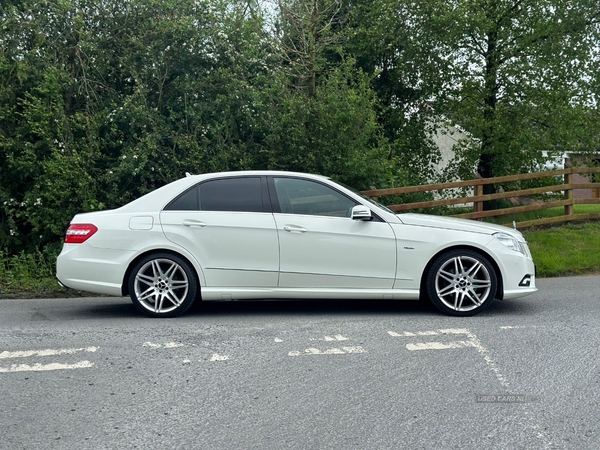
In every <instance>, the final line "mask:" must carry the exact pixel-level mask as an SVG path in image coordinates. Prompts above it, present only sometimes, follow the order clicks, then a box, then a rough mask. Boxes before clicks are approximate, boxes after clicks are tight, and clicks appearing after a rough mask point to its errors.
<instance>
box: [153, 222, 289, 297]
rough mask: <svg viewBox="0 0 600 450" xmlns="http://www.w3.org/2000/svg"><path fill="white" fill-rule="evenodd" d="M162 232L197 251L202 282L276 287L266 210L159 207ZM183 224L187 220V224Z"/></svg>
mask: <svg viewBox="0 0 600 450" xmlns="http://www.w3.org/2000/svg"><path fill="white" fill-rule="evenodd" d="M160 220H161V224H162V229H163V231H164V234H165V237H166V238H167V239H168V240H170V241H171V242H173V243H175V244H177V245H179V246H180V247H181V248H186V249H187V250H188V251H190V252H191V253H192V254H194V255H197V259H198V262H199V263H200V265H201V266H202V267H203V268H204V274H205V277H206V278H205V283H204V284H203V286H205V287H218V286H221V287H242V286H247V287H277V280H278V278H279V243H278V239H277V230H276V229H275V221H274V219H273V214H271V213H254V212H221V211H163V212H161V214H160ZM186 224H187V225H186Z"/></svg>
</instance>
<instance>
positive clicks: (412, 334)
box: [388, 331, 437, 337]
mask: <svg viewBox="0 0 600 450" xmlns="http://www.w3.org/2000/svg"><path fill="white" fill-rule="evenodd" d="M388 334H389V335H390V336H392V337H409V336H416V334H415V333H411V332H410V331H403V332H402V333H396V332H395V331H388ZM436 334H437V333H436Z"/></svg>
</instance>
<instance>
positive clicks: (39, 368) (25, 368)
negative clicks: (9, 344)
mask: <svg viewBox="0 0 600 450" xmlns="http://www.w3.org/2000/svg"><path fill="white" fill-rule="evenodd" d="M90 367H94V363H91V362H89V361H79V362H77V363H75V364H61V363H50V364H34V365H32V366H30V365H28V364H13V365H12V366H10V367H0V373H9V372H45V371H49V370H71V369H87V368H90Z"/></svg>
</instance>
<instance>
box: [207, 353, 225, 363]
mask: <svg viewBox="0 0 600 450" xmlns="http://www.w3.org/2000/svg"><path fill="white" fill-rule="evenodd" d="M228 359H229V356H227V355H218V354H217V353H213V355H212V356H211V357H210V361H227V360H228Z"/></svg>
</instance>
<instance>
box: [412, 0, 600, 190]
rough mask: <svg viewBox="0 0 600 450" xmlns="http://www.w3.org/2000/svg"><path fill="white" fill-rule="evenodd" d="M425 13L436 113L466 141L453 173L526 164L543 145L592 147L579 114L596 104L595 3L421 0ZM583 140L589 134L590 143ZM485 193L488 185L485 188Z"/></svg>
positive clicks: (599, 12) (599, 37)
mask: <svg viewBox="0 0 600 450" xmlns="http://www.w3.org/2000/svg"><path fill="white" fill-rule="evenodd" d="M419 6H420V7H421V8H422V12H421V14H422V15H423V16H424V17H429V18H430V19H429V20H428V21H427V22H426V25H427V27H428V29H430V30H431V33H432V35H433V36H435V37H436V39H435V42H436V51H437V53H438V55H446V58H445V61H446V64H445V67H444V69H443V70H442V71H441V73H442V74H443V78H444V80H445V85H444V88H443V89H442V90H441V91H440V93H439V95H437V96H436V102H437V103H436V109H437V110H438V111H439V112H440V113H442V114H444V115H445V116H446V117H448V118H450V119H451V120H453V121H454V122H456V123H458V124H460V125H461V126H462V127H464V128H465V129H466V130H468V131H469V132H470V133H471V134H472V136H473V137H474V138H475V139H473V140H471V142H470V144H469V145H467V146H465V147H464V148H463V149H462V151H461V152H460V154H459V156H460V158H462V164H461V167H460V171H461V172H462V174H463V175H467V174H468V172H470V171H471V170H472V167H473V166H476V167H477V172H478V174H479V175H480V176H482V177H485V178H487V177H492V176H499V175H504V174H509V173H515V172H519V171H522V170H530V169H531V168H533V167H535V166H536V165H537V164H539V163H540V162H541V161H542V150H548V151H552V150H560V151H566V150H575V151H580V150H582V149H584V150H589V149H595V148H597V146H598V136H597V135H596V136H594V135H593V134H590V129H589V128H588V127H587V125H586V122H587V120H586V116H588V115H589V112H590V110H591V109H593V108H595V99H594V98H593V96H592V92H591V91H590V89H589V85H588V80H590V79H592V78H593V72H594V70H596V69H595V68H594V66H593V63H594V59H595V58H597V56H595V55H594V53H595V52H597V48H598V43H599V42H600V29H599V27H598V19H599V18H600V7H599V6H598V3H597V2H595V1H587V0H577V1H571V0H544V1H540V0H468V1H457V0H455V1H446V0H444V1H432V2H421V3H420V5H419ZM590 138H591V139H590ZM492 191H493V187H492V186H488V189H487V191H486V193H491V192H492Z"/></svg>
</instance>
